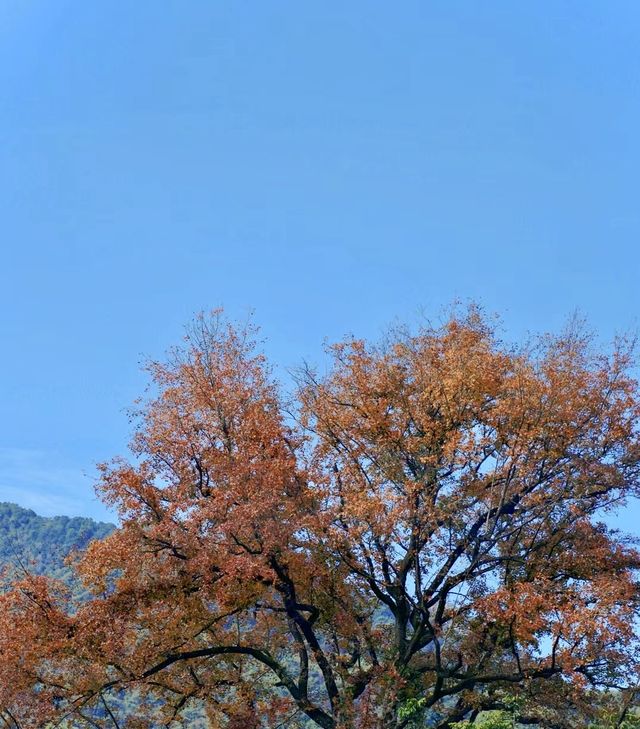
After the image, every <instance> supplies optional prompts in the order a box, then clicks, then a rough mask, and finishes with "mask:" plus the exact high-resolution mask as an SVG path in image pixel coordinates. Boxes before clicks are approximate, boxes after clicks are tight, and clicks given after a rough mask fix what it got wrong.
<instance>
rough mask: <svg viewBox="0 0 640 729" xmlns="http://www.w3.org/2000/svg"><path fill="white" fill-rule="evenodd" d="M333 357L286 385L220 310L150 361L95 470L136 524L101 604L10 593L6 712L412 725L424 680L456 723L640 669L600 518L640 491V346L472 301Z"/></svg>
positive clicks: (630, 604)
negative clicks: (542, 334) (125, 439)
mask: <svg viewBox="0 0 640 729" xmlns="http://www.w3.org/2000/svg"><path fill="white" fill-rule="evenodd" d="M331 355H332V358H333V366H332V368H331V370H330V372H329V374H328V375H327V376H326V377H322V378H319V377H317V376H316V375H315V374H314V373H313V372H312V371H309V370H305V371H303V372H301V373H299V377H298V390H297V398H296V403H295V404H293V405H287V406H285V404H284V403H283V400H282V397H281V395H280V393H279V392H278V390H277V388H276V386H275V384H274V382H273V380H272V378H271V375H270V372H269V368H268V366H267V364H266V362H265V360H264V358H263V357H262V356H261V355H260V354H259V353H258V352H257V351H256V347H255V344H254V332H253V331H252V330H251V329H250V328H249V329H246V330H242V329H240V330H236V329H234V328H232V327H230V326H227V325H225V324H224V322H223V321H222V319H221V318H220V317H219V316H218V315H215V316H213V317H212V318H204V317H203V318H201V319H199V320H198V321H197V322H196V325H195V326H194V328H193V330H192V331H191V332H190V334H189V336H188V337H187V340H186V343H185V344H184V346H183V347H181V348H179V349H176V350H175V351H174V352H172V354H171V357H170V358H169V361H168V362H166V363H157V364H153V365H152V366H151V367H150V374H151V377H152V380H153V383H154V386H155V395H154V396H153V397H152V398H151V399H149V400H148V401H143V402H141V403H140V410H139V412H138V419H139V425H138V428H137V430H136V432H135V435H134V438H133V441H132V452H133V456H134V458H133V460H132V461H125V460H116V461H114V462H112V463H110V464H105V465H104V466H102V480H101V482H100V484H99V487H98V490H99V493H100V494H101V496H102V497H103V498H104V499H105V501H106V502H107V503H108V504H110V505H112V506H114V507H115V508H116V509H117V510H118V512H119V514H120V518H121V528H120V529H118V530H117V531H116V532H114V533H113V534H112V535H111V536H109V537H108V538H106V539H105V540H104V541H101V542H94V543H92V544H91V545H90V547H89V549H88V550H87V552H86V554H85V555H84V557H83V558H82V559H81V561H80V562H79V564H78V565H77V570H78V572H79V574H80V575H81V577H82V579H83V580H84V582H85V583H86V585H87V586H88V587H89V588H90V589H91V590H92V592H93V599H92V600H90V601H89V602H86V603H84V604H82V605H80V606H73V605H70V604H69V600H68V597H67V596H66V595H65V594H64V592H63V591H62V590H61V589H60V587H58V586H56V585H53V584H48V583H47V582H46V581H45V580H42V579H37V580H36V579H25V580H23V581H22V582H21V583H18V584H14V585H13V586H12V588H11V589H10V590H9V591H7V592H5V593H4V594H3V595H2V596H1V597H0V602H1V603H2V604H1V605H0V708H1V710H2V712H3V713H2V715H1V716H2V719H3V720H4V723H5V725H6V726H12V727H13V726H15V727H17V726H20V727H39V726H44V725H45V724H46V722H47V721H49V720H52V719H54V718H59V717H60V716H72V717H74V720H77V721H78V722H80V723H81V722H82V721H83V720H85V721H86V722H87V725H90V723H91V721H93V723H94V725H96V724H97V725H101V724H100V722H101V721H102V720H101V719H98V718H96V717H97V715H96V714H95V712H94V708H95V707H100V705H101V702H104V699H105V696H108V695H109V692H110V691H114V690H117V689H121V688H124V689H127V688H135V689H136V690H137V691H139V692H140V693H141V694H142V695H147V696H150V697H158V698H160V699H161V702H160V703H157V704H154V706H155V708H154V709H153V710H154V711H156V712H157V713H158V717H156V718H154V721H155V720H157V721H160V720H162V721H165V722H170V721H171V720H175V721H178V722H179V721H180V717H181V716H183V712H184V711H185V710H187V709H188V708H189V707H190V706H193V705H194V703H198V704H199V705H200V706H202V707H204V709H205V710H206V711H207V712H208V714H209V716H210V719H211V723H212V726H221V727H223V726H224V727H229V729H231V727H240V726H242V727H251V726H255V727H259V726H276V725H278V724H279V723H280V722H284V721H285V720H287V717H295V716H298V717H304V718H305V719H306V720H308V721H310V722H312V723H315V725H317V726H320V727H325V728H331V729H333V728H334V727H335V728H336V729H337V728H338V727H359V728H361V729H365V728H372V727H401V726H405V725H406V724H407V719H406V712H405V713H404V714H403V711H402V707H403V706H406V705H407V701H409V700H410V699H413V698H416V697H417V698H419V699H420V702H419V704H418V705H419V707H420V710H421V711H423V710H428V711H431V712H433V713H432V716H433V717H434V719H437V720H438V721H439V722H440V724H439V726H442V727H446V726H449V722H452V721H458V720H461V719H463V718H465V717H469V716H475V714H474V712H475V713H477V711H478V710H480V709H482V708H495V707H496V706H498V707H499V700H498V698H497V697H499V696H500V695H502V694H501V692H504V691H508V692H509V693H510V694H511V695H514V694H515V695H517V696H518V697H519V699H520V701H521V702H522V706H523V707H524V708H523V712H525V714H527V716H528V719H529V723H532V724H533V723H534V722H535V721H537V718H536V717H538V718H539V723H541V724H543V723H544V721H556V724H554V725H555V726H565V725H566V726H574V725H575V726H582V725H584V723H585V722H586V720H587V717H588V714H589V706H590V700H588V696H589V695H590V694H589V692H590V691H591V690H592V689H593V688H597V687H614V686H619V687H621V688H624V687H625V686H627V685H629V684H630V683H633V682H634V681H637V679H638V676H637V673H638V665H639V664H638V642H637V636H636V634H635V614H636V607H637V604H638V586H637V584H636V580H635V571H636V570H637V568H638V566H639V565H640V554H639V553H638V551H636V549H635V548H634V547H633V546H632V545H630V544H629V543H627V542H626V541H625V540H624V539H623V538H622V537H621V536H620V535H618V534H617V533H615V532H612V531H611V530H609V529H608V528H607V527H606V526H604V525H603V524H602V523H600V522H598V515H599V514H601V513H602V512H603V511H606V510H607V509H611V508H613V507H614V506H619V505H621V504H624V502H625V499H627V498H628V497H629V496H634V495H637V492H638V486H639V478H638V477H639V472H640V471H639V469H640V445H639V439H638V428H637V423H638V415H639V413H640V404H639V400H638V391H637V386H636V383H635V382H634V381H633V379H632V378H631V377H630V376H629V374H628V372H629V367H630V360H629V353H628V351H627V350H626V349H625V347H624V346H622V345H621V346H619V347H618V348H617V349H616V351H615V352H614V354H613V355H612V356H611V357H605V356H602V355H599V354H594V353H593V352H592V350H591V345H590V342H589V341H588V338H586V337H583V336H581V335H580V333H579V331H578V330H577V329H575V328H574V329H571V330H570V331H568V332H567V333H566V334H564V335H563V336H560V337H557V338H551V337H547V338H543V339H541V340H539V341H537V342H535V343H534V344H531V345H529V346H527V347H523V348H520V349H513V348H508V347H506V346H505V345H503V344H502V343H501V342H500V341H499V340H498V339H497V338H496V335H495V332H494V331H493V330H492V329H491V327H490V326H489V325H488V324H487V322H486V321H485V320H484V319H483V318H482V317H481V316H480V315H479V314H478V313H477V312H476V311H474V310H472V311H470V312H469V313H468V314H466V315H464V316H457V317H454V318H452V320H451V321H449V322H448V323H447V324H445V325H444V326H443V327H442V328H440V329H431V328H424V329H423V330H421V331H419V332H418V333H417V334H407V333H397V332H396V333H392V334H391V335H390V336H389V338H388V340H387V342H386V343H385V344H384V346H370V345H369V344H367V343H366V342H363V341H358V340H350V341H347V342H344V343H341V344H339V345H336V346H334V347H332V348H331ZM569 706H570V707H571V710H570V711H569V712H568V710H567V707H569ZM149 711H151V709H149ZM562 712H564V714H563V713H562ZM567 712H568V713H567ZM562 716H564V717H565V718H564V719H558V717H562ZM567 716H570V717H571V718H570V719H567V718H566V717H567ZM83 717H84V719H83ZM403 717H404V718H403ZM545 717H546V718H545ZM549 717H551V718H549ZM147 719H149V717H147ZM111 720H112V719H111V718H109V719H108V721H111ZM113 720H114V721H115V720H116V719H115V717H114V718H113ZM142 720H143V717H138V718H137V719H132V720H131V721H132V723H131V724H130V726H140V725H141V724H140V721H142ZM108 721H107V723H108ZM149 721H151V719H149ZM294 721H295V719H291V722H294ZM562 721H565V724H563V723H562ZM571 721H573V722H574V724H571ZM135 722H138V723H137V724H136V723H135ZM403 722H404V723H403ZM581 722H582V724H581ZM143 723H144V722H143ZM122 725H123V726H125V724H124V723H123V724H122ZM289 725H290V726H293V725H294V723H290V724H289Z"/></svg>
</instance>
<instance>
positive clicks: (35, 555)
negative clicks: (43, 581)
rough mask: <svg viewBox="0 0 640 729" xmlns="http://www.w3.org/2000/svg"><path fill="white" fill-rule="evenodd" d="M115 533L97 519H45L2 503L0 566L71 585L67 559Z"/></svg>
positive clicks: (0, 517) (0, 516) (55, 517)
mask: <svg viewBox="0 0 640 729" xmlns="http://www.w3.org/2000/svg"><path fill="white" fill-rule="evenodd" d="M113 529H114V526H113V525H112V524H106V523H104V522H96V521H94V520H93V519H88V518H84V517H68V516H54V517H43V516H38V515H37V514H36V513H35V512H34V511H32V510H31V509H24V508H22V507H20V506H18V505H17V504H10V503H0V565H2V566H5V565H6V566H9V567H15V568H17V569H21V568H23V567H25V568H27V569H29V571H31V572H35V573H37V574H47V575H50V576H52V577H57V578H60V579H63V580H65V581H67V580H68V579H69V578H70V574H71V573H70V570H69V568H68V567H67V566H66V565H65V563H64V560H65V557H66V556H67V555H69V554H70V553H71V552H73V551H74V550H82V549H84V548H85V547H86V546H87V544H89V542H90V541H91V540H92V539H101V538H102V537H105V536H106V535H107V534H109V533H110V532H111V531H113Z"/></svg>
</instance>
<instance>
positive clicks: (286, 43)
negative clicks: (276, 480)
mask: <svg viewBox="0 0 640 729" xmlns="http://www.w3.org/2000/svg"><path fill="white" fill-rule="evenodd" d="M638 49H640V5H638V3H636V2H622V1H621V2H615V3H602V2H588V1H585V0H580V1H576V2H537V3H514V2H512V1H511V0H509V1H507V2H500V1H498V0H495V1H494V2H491V3H481V2H471V1H470V0H468V1H466V2H459V3H451V2H445V1H443V2H425V1H421V2H403V3H388V2H375V1H372V0H367V1H366V2H364V0H363V1H362V2H357V1H354V2H349V3H344V2H323V3H299V2H280V1H278V0H276V1H274V2H268V3H257V2H256V3H248V2H212V1H211V0H193V1H190V0H179V1H178V0H165V1H164V2H162V3H157V2H151V1H150V0H137V2H135V3H129V2H118V1H116V2H112V1H109V2H107V1H106V0H105V1H97V2H90V3H86V2H80V1H79V0H76V1H75V2H68V1H66V0H57V2H50V0H3V2H2V5H1V6H0V142H1V143H0V213H1V215H0V221H1V224H2V258H1V264H2V265H1V266H0V332H1V335H2V343H3V349H4V351H3V356H2V358H1V359H0V398H1V402H2V412H3V417H2V419H1V420H0V499H9V500H12V501H17V502H19V503H21V504H24V505H28V506H31V507H32V508H35V509H36V510H37V511H39V512H40V513H43V514H52V513H68V514H88V515H93V516H97V517H104V516H105V514H106V511H105V510H104V509H103V507H102V506H101V505H100V504H99V503H98V502H97V501H96V500H95V498H94V496H93V491H92V474H93V472H94V466H93V464H94V463H95V462H96V461H100V460H104V459H108V458H109V457H111V456H113V455H115V454H117V453H122V452H124V450H125V446H126V442H127V439H128V435H129V425H128V422H127V418H126V416H125V413H124V409H125V408H126V407H127V406H129V405H130V404H131V402H132V401H133V399H134V398H135V397H136V396H137V395H138V394H140V392H141V390H142V388H143V385H144V377H143V376H142V375H141V374H140V372H139V362H140V360H141V358H142V357H144V356H145V355H150V356H158V355H160V354H161V353H162V352H163V351H164V350H165V349H166V348H167V347H168V346H170V345H171V344H172V343H174V342H176V341H177V340H178V339H179V337H180V336H181V328H182V326H183V324H185V323H186V322H187V321H188V320H189V319H190V317H191V316H192V315H193V313H194V312H196V311H198V310H200V309H209V308H212V307H216V306H220V305H223V306H224V307H225V308H226V309H227V311H228V312H229V314H230V315H231V316H232V317H244V316H246V314H247V312H249V311H250V310H255V312H256V319H257V321H258V322H259V323H260V324H261V325H262V327H263V332H264V334H265V336H266V337H267V340H268V341H267V351H268V352H269V354H270V355H271V356H272V357H273V359H274V360H275V362H276V363H277V364H278V366H279V367H281V368H283V369H284V368H286V367H289V366H294V365H296V364H298V363H299V362H300V361H301V360H302V359H303V358H304V359H307V360H310V361H312V362H313V361H317V360H318V359H319V358H320V356H321V348H322V341H323V339H324V338H325V337H328V338H329V339H335V338H338V337H340V336H342V335H343V334H345V333H348V332H354V333H356V334H358V335H363V336H367V337H375V336H376V335H377V334H378V333H379V332H381V330H382V329H383V328H384V327H385V326H386V325H387V324H389V323H390V322H393V321H394V320H396V319H400V320H408V321H411V320H414V319H415V318H416V316H417V315H418V312H419V311H421V310H423V311H425V312H427V313H428V314H432V315H437V314H438V313H439V312H440V311H441V309H442V307H444V306H446V305H447V304H449V303H451V301H452V300H454V299H456V298H461V299H469V298H471V299H475V300H478V301H479V302H480V303H482V304H483V305H484V306H485V307H486V308H487V309H489V310H490V311H495V312H499V313H500V314H501V315H502V317H503V320H504V325H505V327H506V330H507V332H508V334H509V336H513V337H514V338H518V337H520V336H523V335H524V333H526V332H527V331H540V330H553V329H557V328H559V327H560V326H561V325H562V323H563V321H564V320H565V319H566V318H567V317H568V316H569V315H570V314H571V312H572V311H574V310H575V309H576V308H578V309H580V310H581V311H582V312H583V313H584V314H585V315H586V316H587V317H588V320H589V322H590V324H591V325H592V327H593V328H594V329H595V330H597V331H598V333H599V334H600V335H601V336H602V338H603V340H605V341H606V340H608V339H610V338H611V337H612V336H613V335H614V334H615V333H617V332H621V331H625V330H629V329H633V328H635V327H637V324H638V304H639V303H640V296H639V295H638V288H637V281H638V274H639V273H640V252H639V250H638V244H639V242H640V237H639V234H640V206H639V204H638V203H639V199H638V191H639V189H640V186H639V184H638V170H639V169H640V137H639V133H638V130H640V51H639V50H638ZM630 518H631V517H628V519H627V521H628V520H629V519H630Z"/></svg>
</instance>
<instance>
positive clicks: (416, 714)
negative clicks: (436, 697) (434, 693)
mask: <svg viewBox="0 0 640 729" xmlns="http://www.w3.org/2000/svg"><path fill="white" fill-rule="evenodd" d="M426 703H427V700H426V699H425V698H424V697H422V698H419V699H418V698H415V697H412V698H410V699H407V700H406V701H405V702H404V703H403V704H402V706H401V707H400V710H399V711H398V719H400V720H401V721H407V720H409V721H410V722H411V723H413V722H415V721H416V720H417V719H419V718H420V717H421V716H422V713H423V711H424V707H425V704H426Z"/></svg>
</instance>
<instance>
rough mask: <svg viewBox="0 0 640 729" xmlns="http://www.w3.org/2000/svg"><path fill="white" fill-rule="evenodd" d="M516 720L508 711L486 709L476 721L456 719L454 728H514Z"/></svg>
mask: <svg viewBox="0 0 640 729" xmlns="http://www.w3.org/2000/svg"><path fill="white" fill-rule="evenodd" d="M516 726H517V725H516V720H515V718H514V716H513V714H512V713H511V712H508V711H486V712H484V713H483V714H481V715H480V716H479V717H478V718H477V719H476V721H475V722H470V721H466V720H465V721H456V722H454V723H453V724H452V725H451V727H452V729H514V728H515V727H516Z"/></svg>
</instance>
